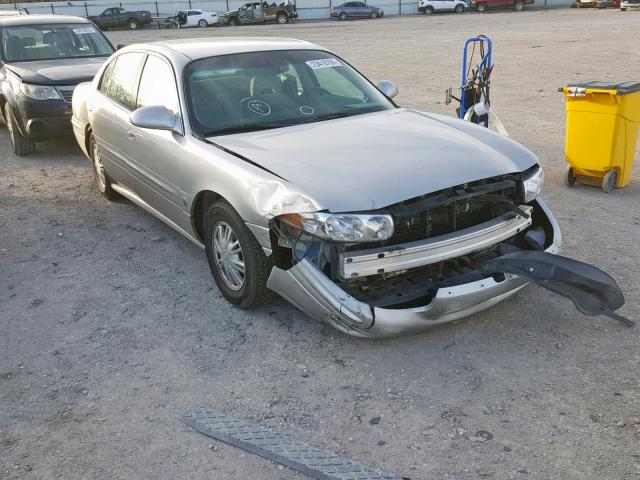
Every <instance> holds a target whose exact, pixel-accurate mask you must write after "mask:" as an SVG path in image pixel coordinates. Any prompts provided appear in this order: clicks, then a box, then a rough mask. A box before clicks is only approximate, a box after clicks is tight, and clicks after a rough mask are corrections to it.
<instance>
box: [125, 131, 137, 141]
mask: <svg viewBox="0 0 640 480" xmlns="http://www.w3.org/2000/svg"><path fill="white" fill-rule="evenodd" d="M136 137H137V135H136V134H135V133H133V132H132V131H131V130H127V139H128V140H129V141H131V142H133V141H134V140H135V139H136Z"/></svg>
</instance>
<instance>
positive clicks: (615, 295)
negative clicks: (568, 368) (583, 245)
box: [480, 251, 635, 326]
mask: <svg viewBox="0 0 640 480" xmlns="http://www.w3.org/2000/svg"><path fill="white" fill-rule="evenodd" d="M480 270H481V272H482V273H484V274H494V273H510V274H513V275H517V276H519V277H523V278H526V279H527V280H530V281H532V282H535V283H537V284H538V285H540V286H541V287H543V288H546V289H547V290H550V291H552V292H554V293H557V294H558V295H562V296H563V297H566V298H568V299H569V300H571V301H572V302H573V304H574V305H575V306H576V308H577V309H578V310H579V311H581V312H582V313H584V314H585V315H589V316H597V315H606V316H607V317H610V318H613V319H615V320H618V321H620V322H622V323H624V324H625V325H628V326H633V325H635V321H633V320H630V319H627V318H625V317H623V316H621V315H618V314H617V313H615V310H617V309H618V308H620V307H622V305H624V295H623V294H622V291H621V290H620V287H619V286H618V284H617V283H616V281H615V280H614V279H613V278H611V277H610V276H609V275H607V274H606V273H605V272H603V271H602V270H600V269H598V268H596V267H594V266H592V265H588V264H586V263H583V262H579V261H578V260H573V259H571V258H566V257H562V256H560V255H552V254H550V253H545V252H538V251H523V252H516V253H509V254H507V255H502V256H500V257H497V258H494V259H492V260H489V261H488V262H487V263H485V264H484V265H482V267H480Z"/></svg>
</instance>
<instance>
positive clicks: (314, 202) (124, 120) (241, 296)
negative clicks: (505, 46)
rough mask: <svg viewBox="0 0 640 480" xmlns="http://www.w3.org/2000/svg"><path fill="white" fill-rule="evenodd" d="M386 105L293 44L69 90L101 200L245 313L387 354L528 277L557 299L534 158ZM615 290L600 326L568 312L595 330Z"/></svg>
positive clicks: (447, 122) (381, 96)
mask: <svg viewBox="0 0 640 480" xmlns="http://www.w3.org/2000/svg"><path fill="white" fill-rule="evenodd" d="M396 94H397V87H396V86H395V84H393V83H392V82H390V81H382V82H380V83H379V84H378V86H377V87H376V86H374V85H373V84H372V83H370V82H369V81H368V80H367V79H366V78H364V77H363V76H362V75H361V74H359V73H358V72H357V71H356V70H355V69H353V68H352V67H351V66H350V65H349V64H348V63H347V62H345V61H344V60H343V59H341V58H339V57H337V56H336V55H334V54H332V53H331V52H329V51H327V50H326V49H324V48H322V47H319V46H317V45H314V44H311V43H307V42H303V41H297V40H288V39H259V38H251V39H238V38H235V39H224V38H216V39H206V40H205V39H197V40H186V41H168V42H162V43H150V44H141V45H132V46H129V47H126V48H123V49H121V50H119V51H118V52H116V53H115V54H114V55H113V56H112V57H111V58H110V60H109V61H107V62H106V63H105V65H104V66H103V68H102V69H101V70H100V72H99V73H98V74H97V76H96V77H95V79H94V81H93V82H92V83H86V84H81V85H80V86H79V87H78V88H77V89H76V91H75V93H74V96H73V120H72V122H73V128H74V132H75V136H76V138H77V140H78V143H79V144H80V146H81V148H82V149H83V151H84V153H85V154H86V155H87V157H89V158H90V159H91V161H92V163H93V167H94V171H95V177H96V181H97V185H98V188H99V189H100V191H101V192H102V193H103V194H104V196H106V197H107V198H108V199H113V198H115V197H116V196H117V195H118V194H119V195H122V196H124V197H126V198H128V199H129V200H131V201H132V202H134V203H136V204H138V205H139V206H140V207H142V208H144V209H145V210H147V211H149V212H151V213H152V214H153V215H155V216H156V217H158V218H160V219H161V220H162V221H164V222H165V223H167V224H168V225H170V226H171V227H173V228H174V229H176V230H177V231H178V232H180V233H181V234H183V235H184V236H185V237H187V238H189V239H190V240H192V241H193V242H194V243H196V244H197V245H200V246H203V247H204V248H205V250H206V255H207V259H208V262H209V266H210V268H211V272H212V274H213V278H214V279H215V282H216V284H217V285H218V287H219V289H220V291H221V293H222V294H223V295H224V297H225V298H226V299H227V300H229V301H230V302H231V303H233V304H235V305H238V306H240V307H241V308H251V307H257V306H260V305H264V304H265V303H268V302H269V301H270V300H271V299H272V298H273V297H274V296H275V295H274V293H277V294H279V295H280V296H282V297H284V298H286V299H287V300H289V301H290V302H291V303H293V304H294V305H296V306H297V307H299V308H300V309H302V310H303V311H305V312H306V313H308V314H309V315H311V316H312V317H314V318H316V319H319V320H322V321H326V322H329V323H330V324H332V325H333V326H335V327H337V328H338V329H340V330H342V331H344V332H347V333H349V334H352V335H356V336H363V337H376V336H392V335H397V334H401V333H406V332H411V331H418V330H424V329H426V328H428V327H430V326H432V325H436V324H439V323H443V322H448V321H452V320H456V319H459V318H462V317H464V316H466V315H469V314H472V313H474V312H478V311H480V310H483V309H485V308H487V307H490V306H491V305H494V304H496V303H498V302H500V301H501V300H504V299H506V298H507V297H509V296H511V295H513V294H514V293H516V292H517V291H518V290H520V289H521V288H522V287H523V286H524V285H525V284H526V283H527V280H534V281H539V280H540V278H538V277H536V275H537V273H538V271H540V272H549V271H551V273H550V274H549V275H550V276H551V278H550V280H549V278H547V277H548V276H549V275H547V273H545V274H543V277H544V278H546V280H549V281H550V282H551V283H549V282H546V283H547V284H546V285H545V286H547V287H548V288H550V287H549V285H554V284H553V282H558V281H559V282H560V284H562V282H563V281H564V280H563V278H564V277H563V278H560V277H561V276H560V274H559V273H558V272H561V271H562V272H565V274H566V269H565V270H563V268H564V267H566V265H565V264H563V263H562V262H565V263H566V262H568V261H569V260H568V259H563V257H559V256H557V255H550V254H554V253H557V252H558V249H559V247H560V242H561V236H560V230H559V228H558V224H557V223H556V220H555V219H554V217H553V215H552V214H551V212H550V211H549V209H548V208H547V206H546V205H545V203H544V202H543V201H542V199H541V198H540V197H539V193H540V190H541V188H542V183H543V175H542V170H541V169H540V167H539V165H538V160H537V158H536V157H535V156H534V155H533V154H532V153H531V152H530V151H529V150H527V149H526V148H524V147H523V146H521V145H519V144H517V143H516V142H514V141H512V140H510V139H509V138H506V137H503V136H500V135H498V134H496V133H493V132H491V131H489V130H488V129H485V128H482V127H478V126H477V125H474V124H470V123H468V122H463V121H460V120H457V119H455V118H451V117H447V116H442V115H435V114H430V113H424V112H420V111H416V110H412V109H408V108H400V107H398V106H397V105H396V104H395V103H394V102H393V101H392V98H393V97H394V96H395V95H396ZM545 252H546V253H545ZM575 263H576V264H577V263H578V262H575ZM580 265H583V266H584V264H580ZM573 266H575V265H573ZM549 267H551V269H549ZM587 267H588V266H585V268H587ZM571 268H573V267H571ZM580 268H582V267H580ZM589 268H592V267H589ZM574 270H575V269H574ZM578 270H579V269H578ZM587 270H588V269H587ZM587 273H589V275H586V274H584V273H583V274H580V275H582V277H581V278H582V280H580V279H578V280H580V281H583V283H584V282H586V283H589V282H591V283H589V285H590V287H589V288H590V290H589V291H602V290H603V288H600V284H599V283H597V282H600V283H605V284H606V283H607V280H606V279H604V280H602V278H601V277H599V276H598V275H599V274H593V272H591V271H589V272H587ZM545 275H546V276H545ZM580 275H578V277H580ZM585 275H586V276H585ZM603 275H604V274H603ZM574 277H575V275H574ZM586 277H589V278H588V279H587V280H588V282H587V281H586V280H584V278H586ZM571 278H572V281H573V280H574V279H573V277H571ZM594 282H595V287H594ZM542 283H545V282H542ZM565 283H566V282H565ZM578 283H579V282H578ZM572 285H573V283H572ZM561 287H562V285H561V286H560V287H557V288H556V289H555V290H554V291H557V292H559V293H563V292H562V291H561V290H562V288H561ZM567 288H569V287H567ZM611 288H612V290H611V291H612V292H613V293H611V295H609V297H610V298H608V299H604V300H602V299H601V304H602V305H604V306H602V308H600V310H598V309H597V308H596V307H594V303H593V302H591V303H590V304H589V305H588V306H586V307H584V305H582V306H581V305H579V298H578V297H579V296H580V295H581V294H582V293H584V292H582V290H580V289H578V290H580V291H579V292H578V293H576V292H575V291H574V290H575V287H573V286H571V288H569V291H568V292H569V293H567V292H566V291H565V292H564V293H563V294H565V296H568V297H569V298H571V299H572V300H574V303H576V305H578V307H579V308H580V309H581V310H582V311H583V312H585V313H589V314H597V313H605V314H608V313H611V312H612V311H613V309H615V308H617V307H619V306H620V305H621V302H624V300H623V299H622V300H620V298H619V297H620V296H621V294H620V295H619V296H616V295H617V291H615V288H614V287H611ZM551 289H553V288H551ZM571 289H574V290H571ZM584 290H586V289H584ZM572 292H573V293H572ZM589 295H592V296H593V295H595V294H593V293H589ZM576 298H578V300H576ZM590 298H591V297H590ZM611 299H613V300H611ZM581 307H583V308H581Z"/></svg>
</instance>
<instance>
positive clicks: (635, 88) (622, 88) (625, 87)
mask: <svg viewBox="0 0 640 480" xmlns="http://www.w3.org/2000/svg"><path fill="white" fill-rule="evenodd" d="M567 87H578V88H592V89H595V90H615V91H616V93H617V94H618V95H627V94H629V93H635V92H640V82H620V83H613V82H599V81H592V82H575V83H570V84H569V85H567Z"/></svg>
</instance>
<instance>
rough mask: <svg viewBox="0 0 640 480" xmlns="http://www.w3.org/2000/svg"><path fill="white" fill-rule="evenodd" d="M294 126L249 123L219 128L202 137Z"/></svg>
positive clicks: (287, 124)
mask: <svg viewBox="0 0 640 480" xmlns="http://www.w3.org/2000/svg"><path fill="white" fill-rule="evenodd" d="M291 125H294V124H293V123H251V124H248V123H247V124H242V125H236V126H234V127H227V128H219V129H217V130H211V131H209V132H206V133H205V134H204V135H203V136H204V137H217V136H220V135H232V134H234V133H247V132H258V131H260V130H271V129H274V128H284V127H290V126H291Z"/></svg>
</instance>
